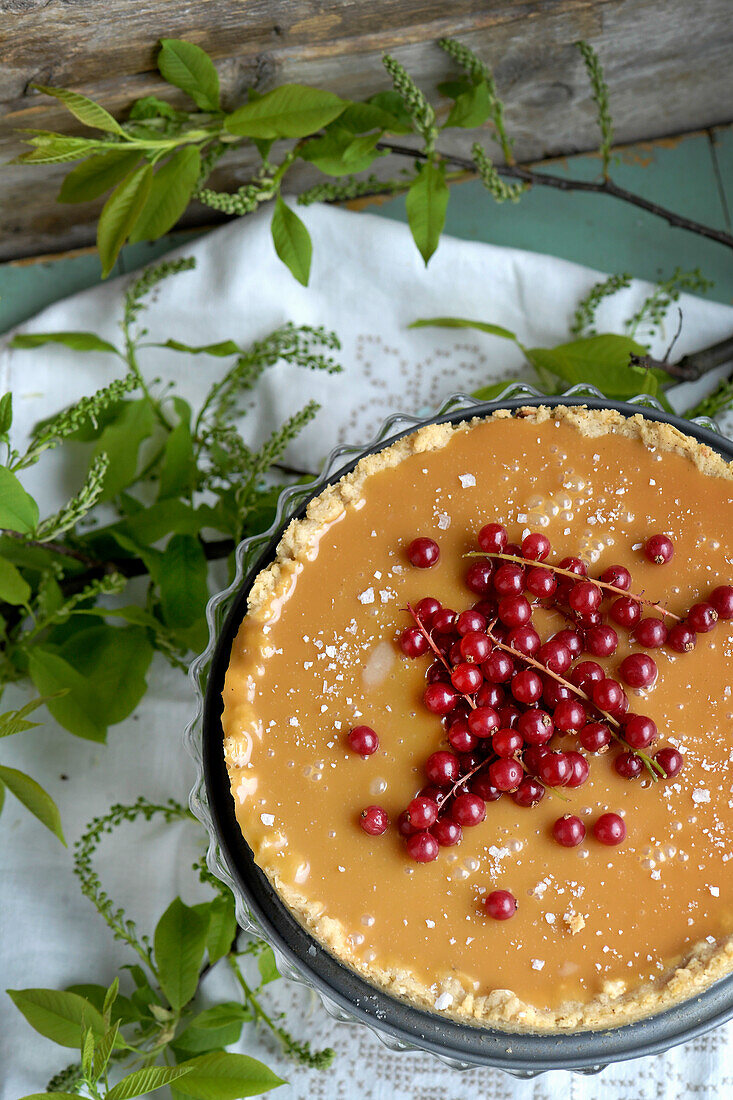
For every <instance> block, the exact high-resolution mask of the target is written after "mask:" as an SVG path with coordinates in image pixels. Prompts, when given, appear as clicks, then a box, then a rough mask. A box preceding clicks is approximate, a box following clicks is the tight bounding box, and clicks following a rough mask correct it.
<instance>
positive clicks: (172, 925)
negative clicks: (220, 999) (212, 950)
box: [154, 898, 209, 1009]
mask: <svg viewBox="0 0 733 1100" xmlns="http://www.w3.org/2000/svg"><path fill="white" fill-rule="evenodd" d="M208 926H209V920H208V917H207V916H205V915H204V914H203V913H200V912H197V911H196V910H195V909H192V908H190V907H189V906H187V905H184V904H183V902H182V901H181V899H180V898H175V899H174V900H173V901H172V902H171V904H170V905H169V906H168V908H167V909H166V911H165V913H164V914H163V916H162V917H161V918H160V920H159V921H158V925H157V927H156V929H155V939H154V944H155V961H156V964H157V967H158V975H159V978H160V987H161V989H162V990H163V992H164V993H165V995H166V997H167V998H168V1002H169V1004H170V1005H171V1007H172V1008H174V1009H181V1008H183V1006H184V1005H186V1004H188V1002H189V1001H190V1000H191V998H192V997H193V996H194V994H195V993H196V988H197V986H198V980H199V967H200V966H201V960H202V958H203V955H204V949H205V947H206V931H207V929H208Z"/></svg>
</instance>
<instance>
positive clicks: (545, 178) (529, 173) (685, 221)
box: [377, 141, 733, 248]
mask: <svg viewBox="0 0 733 1100" xmlns="http://www.w3.org/2000/svg"><path fill="white" fill-rule="evenodd" d="M377 149H381V150H383V151H385V152H388V153H395V154H396V155H397V156H404V157H411V158H412V159H413V160H425V159H426V154H425V153H423V152H422V151H421V150H419V149H411V148H410V147H409V146H408V145H400V144H398V143H396V142H391V141H380V142H378V143H377ZM440 156H441V157H442V158H443V160H444V161H446V163H448V164H452V165H455V166H456V167H457V168H462V169H464V170H465V171H467V172H473V173H475V171H476V165H475V164H474V162H473V161H472V160H471V159H470V158H469V157H460V156H456V155H454V154H453V153H440ZM495 168H496V171H497V172H498V173H499V175H501V176H506V177H507V178H509V179H514V180H520V181H521V182H523V183H527V184H529V185H530V186H532V187H553V188H555V190H557V191H585V192H586V193H590V194H594V195H608V196H609V197H610V198H613V199H619V200H620V201H621V202H626V203H629V204H630V205H631V206H636V207H638V208H639V209H640V210H646V211H647V212H648V213H649V214H654V215H655V217H657V218H664V220H665V221H666V222H668V224H669V225H671V226H673V227H674V228H675V229H686V230H687V231H688V232H690V233H697V234H698V235H699V236H701V237H707V238H708V240H711V241H716V242H717V243H718V244H722V245H723V246H724V247H726V248H733V234H730V233H726V232H725V231H724V230H722V229H714V228H713V227H712V226H709V225H703V224H702V222H696V221H694V220H693V219H692V218H686V217H685V216H684V214H676V213H675V212H674V211H673V210H667V208H666V207H664V206H660V205H659V203H656V202H651V201H650V200H649V199H645V198H643V197H642V196H641V195H637V194H636V193H635V192H633V191H627V190H626V188H625V187H619V186H618V184H616V183H614V182H613V180H612V179H600V180H572V179H567V178H566V177H565V176H553V175H551V174H550V173H548V172H535V171H534V170H533V169H531V168H527V167H526V166H524V165H522V164H497V165H495Z"/></svg>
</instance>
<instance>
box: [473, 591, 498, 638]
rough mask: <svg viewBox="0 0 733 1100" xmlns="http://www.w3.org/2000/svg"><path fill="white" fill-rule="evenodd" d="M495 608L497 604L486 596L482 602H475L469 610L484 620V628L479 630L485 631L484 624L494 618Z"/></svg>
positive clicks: (492, 598)
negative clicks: (475, 612)
mask: <svg viewBox="0 0 733 1100" xmlns="http://www.w3.org/2000/svg"><path fill="white" fill-rule="evenodd" d="M496 608H497V603H496V600H495V599H494V597H493V596H486V597H485V598H484V599H483V600H477V601H476V603H475V604H474V605H473V607H472V608H471V610H472V611H477V612H478V614H479V615H483V617H484V619H485V623H484V626H482V627H481V630H484V629H485V625H486V623H488V622H490V621H491V619H495V618H496Z"/></svg>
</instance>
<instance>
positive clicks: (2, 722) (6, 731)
mask: <svg viewBox="0 0 733 1100" xmlns="http://www.w3.org/2000/svg"><path fill="white" fill-rule="evenodd" d="M47 702H48V699H47V698H45V697H44V696H39V697H38V698H37V699H31V700H30V702H28V703H26V704H25V705H24V706H22V707H19V708H18V709H17V710H6V711H5V713H4V714H0V737H12V736H13V734H16V733H22V732H23V730H30V729H33V728H34V726H37V725H39V723H38V722H28V721H26V719H27V717H28V715H29V714H32V713H33V711H34V710H36V709H37V708H38V707H41V706H43V704H44V703H47Z"/></svg>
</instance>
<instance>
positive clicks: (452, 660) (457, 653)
mask: <svg viewBox="0 0 733 1100" xmlns="http://www.w3.org/2000/svg"><path fill="white" fill-rule="evenodd" d="M462 661H463V654H462V653H461V645H460V642H454V643H453V645H452V646H451V647H450V649H449V650H448V662H449V664H451V665H460V664H461V662H462Z"/></svg>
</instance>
